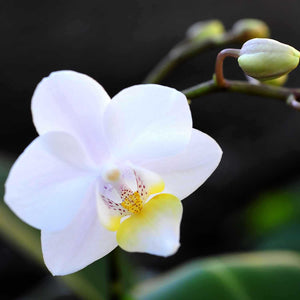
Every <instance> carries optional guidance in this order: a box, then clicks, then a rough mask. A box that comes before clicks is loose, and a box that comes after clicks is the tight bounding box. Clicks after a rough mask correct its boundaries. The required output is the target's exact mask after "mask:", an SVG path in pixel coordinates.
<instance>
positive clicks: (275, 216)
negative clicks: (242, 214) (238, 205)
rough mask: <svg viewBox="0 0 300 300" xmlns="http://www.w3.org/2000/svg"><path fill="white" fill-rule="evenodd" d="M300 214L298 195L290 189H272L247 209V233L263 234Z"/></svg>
mask: <svg viewBox="0 0 300 300" xmlns="http://www.w3.org/2000/svg"><path fill="white" fill-rule="evenodd" d="M299 215H300V205H299V195H298V194H296V193H294V192H292V191H288V190H285V191H274V192H269V193H265V194H263V195H261V196H260V197H259V198H258V199H257V200H256V201H255V202H254V203H252V204H251V205H250V206H249V208H248V209H247V213H246V222H247V228H248V230H249V233H250V234H252V235H255V236H256V235H263V234H265V233H268V232H270V231H272V230H274V229H276V228H278V227H280V226H281V225H284V224H286V223H288V222H292V221H293V220H296V219H297V218H298V217H299Z"/></svg>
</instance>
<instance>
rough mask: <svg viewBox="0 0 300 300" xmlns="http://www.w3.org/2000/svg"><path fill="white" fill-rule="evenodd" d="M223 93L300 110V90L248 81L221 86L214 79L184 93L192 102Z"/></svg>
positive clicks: (227, 81) (228, 82) (229, 81)
mask: <svg viewBox="0 0 300 300" xmlns="http://www.w3.org/2000/svg"><path fill="white" fill-rule="evenodd" d="M222 91H224V92H234V93H241V94H248V95H256V96H262V97H268V98H274V99H278V100H281V101H284V102H286V103H287V104H288V105H289V106H291V107H293V108H294V109H296V110H300V103H299V102H298V101H297V100H296V99H297V98H300V89H292V88H286V87H277V86H271V85H266V84H259V85H257V84H252V83H249V82H247V81H237V80H226V85H225V86H222V85H221V86H220V85H219V84H218V83H217V82H216V80H214V79H212V80H209V81H206V82H203V83H200V84H198V85H195V86H193V87H190V88H188V89H185V90H184V91H182V92H183V93H184V94H185V96H186V97H187V98H188V99H189V100H192V99H195V98H199V97H200V96H203V95H206V94H211V93H214V92H222Z"/></svg>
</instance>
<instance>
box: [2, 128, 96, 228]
mask: <svg viewBox="0 0 300 300" xmlns="http://www.w3.org/2000/svg"><path fill="white" fill-rule="evenodd" d="M62 141H63V142H62ZM96 176H97V174H96V173H95V170H94V169H92V168H91V165H90V164H89V161H88V159H87V158H86V155H85V153H84V152H83V150H82V149H81V148H80V146H79V144H78V143H76V141H75V140H74V138H73V137H71V136H70V135H68V134H66V133H58V132H51V133H46V134H44V135H42V136H40V137H38V138H36V139H35V140H34V141H33V142H32V143H31V144H30V145H29V146H28V147H27V148H26V149H25V151H24V152H23V154H22V155H21V156H20V157H19V158H18V159H17V161H16V162H15V164H14V165H13V167H12V169H11V170H10V173H9V176H8V179H7V181H6V193H5V196H4V199H5V201H6V203H7V204H8V206H9V207H10V208H11V209H12V210H13V211H14V212H15V213H16V214H17V215H18V217H19V218H21V219H22V220H23V221H25V222H26V223H28V224H30V225H31V226H34V227H37V228H39V229H46V230H49V231H50V230H59V229H62V228H64V227H65V226H66V225H67V224H68V223H70V222H71V220H72V219H73V218H74V217H75V215H76V213H77V211H78V210H79V208H80V206H81V204H82V202H83V200H84V198H85V196H86V194H87V193H88V190H89V188H90V186H91V184H92V183H93V182H94V181H95V178H96Z"/></svg>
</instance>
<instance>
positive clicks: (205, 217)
mask: <svg viewBox="0 0 300 300" xmlns="http://www.w3.org/2000/svg"><path fill="white" fill-rule="evenodd" d="M299 6H300V4H299V2H298V1H293V0H285V1H275V2H274V1H273V2H272V3H270V1H268V0H252V1H241V0H228V1H216V0H210V1H206V2H204V1H199V0H185V1H171V0H164V1H155V0H144V1H142V0H127V1H78V0H72V1H69V0H65V1H30V0H29V1H13V0H11V1H2V2H1V4H0V36H1V50H0V53H1V56H0V88H1V89H0V91H1V98H0V140H1V144H0V147H1V149H0V151H1V154H2V156H1V162H2V165H1V170H2V173H3V175H2V181H4V180H5V176H6V174H7V170H8V166H9V165H10V164H11V162H12V161H14V160H15V159H16V157H17V156H18V155H19V154H20V153H21V152H22V151H23V150H24V148H25V147H26V146H27V145H28V144H29V143H30V142H31V141H32V140H33V139H34V138H35V137H36V135H37V134H36V132H35V129H34V127H33V124H32V119H31V112H30V101H31V97H32V94H33V91H34V89H35V87H36V85H37V84H38V82H39V81H40V80H41V79H42V78H43V77H45V76H47V75H48V74H49V73H50V72H52V71H55V70H64V69H70V70H75V71H78V72H82V73H86V74H88V75H89V76H91V77H93V78H94V79H96V80H97V81H98V82H100V83H101V84H102V85H103V86H104V88H105V89H106V90H107V92H108V93H109V94H110V96H113V95H115V94H116V93H117V92H118V91H120V90H121V89H123V88H125V87H128V86H131V85H134V84H138V83H141V82H142V81H143V80H144V78H145V77H146V75H147V74H148V72H149V71H150V70H151V69H152V68H153V66H154V65H155V64H156V63H157V62H158V61H159V60H160V59H161V58H162V57H163V56H164V55H165V54H166V53H167V52H168V50H169V49H171V48H172V46H173V45H174V44H175V43H177V42H179V41H180V40H182V39H183V37H184V35H185V31H186V29H187V28H188V27H189V26H190V25H191V24H193V23H195V22H197V21H201V20H207V19H220V20H221V21H222V22H223V23H224V25H225V26H226V28H227V29H230V28H231V27H232V25H233V23H235V22H236V21H237V20H239V19H242V18H258V19H262V20H264V21H265V22H266V23H267V24H268V25H269V27H270V29H271V34H272V38H274V39H276V40H279V41H281V42H284V43H288V44H290V45H292V46H294V47H295V48H298V49H299V48H300V35H299V15H298V14H299V8H300V7H299ZM231 46H236V45H231ZM219 50H221V49H216V50H212V51H209V52H206V53H203V54H202V55H199V56H197V57H194V58H193V59H190V60H188V61H187V62H185V63H183V64H182V65H180V66H179V67H178V68H176V69H175V70H174V72H173V73H172V74H171V75H170V76H169V77H167V78H166V79H165V80H164V81H163V82H162V83H163V84H164V85H168V86H171V87H175V88H177V89H179V90H182V89H185V88H187V87H190V86H192V85H195V84H197V83H200V82H203V81H205V80H208V79H210V78H211V76H212V74H213V71H214V62H215V57H216V55H217V53H218V51H219ZM225 74H226V76H227V77H229V78H243V77H242V74H241V71H240V70H239V68H238V67H237V64H236V62H235V61H234V60H231V59H228V61H227V60H226V63H225ZM299 82H300V73H299V70H296V71H294V72H293V73H291V74H290V77H289V81H288V85H289V86H295V87H299V86H300V84H299ZM191 109H192V113H193V120H194V127H195V128H198V129H200V130H202V131H204V132H205V133H207V134H209V135H211V136H212V137H214V138H215V139H216V140H217V142H218V143H219V144H220V145H221V147H222V149H223V152H224V155H223V159H222V161H221V164H220V166H219V168H218V169H217V170H216V171H215V173H214V174H213V175H212V176H211V177H210V178H209V179H208V180H207V182H206V183H205V184H204V185H203V186H202V187H201V188H200V189H199V190H198V191H196V192H195V193H194V194H193V195H191V196H190V197H189V198H188V199H186V200H185V201H184V204H183V205H184V215H183V220H182V225H181V247H180V249H179V251H178V253H177V254H176V255H174V256H172V257H169V258H160V257H155V256H150V255H147V254H124V253H122V254H120V255H121V256H122V258H121V260H124V261H126V262H124V265H126V263H128V261H129V265H134V266H136V267H134V268H135V269H137V270H139V272H138V274H143V275H138V277H139V276H140V277H139V278H138V279H137V280H141V278H146V277H151V276H153V275H155V274H159V273H161V272H164V271H167V270H170V269H172V268H174V267H176V266H178V265H181V264H184V263H186V262H187V261H191V260H192V259H194V258H207V257H211V256H215V255H220V254H228V253H231V254H234V253H238V252H242V251H243V252H244V251H254V250H265V249H286V250H295V251H297V250H298V251H299V250H300V197H299V196H300V189H299V188H298V187H299V182H300V176H299V175H300V174H299V166H300V155H299V154H300V142H299V136H300V113H299V112H297V111H294V110H292V109H291V108H289V107H287V106H286V105H284V104H283V103H281V102H279V101H278V100H274V99H265V98H260V97H253V96H246V95H238V94H229V93H228V94H226V93H218V94H212V95H207V96H204V97H202V98H200V99H196V100H193V103H192V105H191ZM2 207H4V205H2ZM10 221H11V219H7V220H6V219H5V217H3V218H2V219H1V220H0V227H1V228H2V229H1V232H2V235H1V236H0V282H1V289H0V298H1V299H67V298H69V299H76V297H79V298H83V299H84V298H85V297H84V296H82V295H81V296H78V295H77V296H76V295H75V292H74V290H73V289H72V288H70V286H69V285H66V284H65V283H64V282H63V281H59V280H57V279H53V277H52V276H51V275H50V273H49V272H48V271H47V269H46V267H45V266H44V265H43V264H41V263H39V262H38V260H36V259H35V257H36V256H38V255H40V252H41V250H40V248H38V247H40V246H39V244H37V245H38V246H37V249H36V251H37V252H39V253H36V254H34V255H32V254H30V251H27V252H26V251H25V250H26V249H25V250H24V248H22V247H21V246H20V245H19V244H18V243H15V242H14V241H13V239H14V237H9V236H8V234H5V231H6V228H7V226H10V225H9V224H10V223H9V222H10ZM11 222H13V221H11ZM19 225H20V227H19V228H20V230H21V233H18V232H17V231H18V230H17V229H16V230H17V231H16V235H18V234H22V230H23V229H24V228H23V226H22V224H19ZM11 226H13V225H11ZM25 226H26V225H25V224H24V227H25ZM10 228H11V227H10ZM26 230H27V229H26ZM30 233H31V231H30ZM33 234H35V236H37V235H36V234H38V233H36V232H34V233H33ZM25 248H26V247H25ZM27 250H28V249H27ZM116 253H117V254H116ZM116 253H115V254H114V253H113V254H112V255H111V256H110V257H114V256H116V255H119V252H116ZM102 263H104V262H102ZM107 264H108V265H109V266H111V264H113V262H112V260H110V261H108V262H107ZM121 264H123V263H122V262H121ZM109 266H108V269H109V270H114V268H110V267H109ZM103 268H104V267H103ZM94 276H96V277H97V276H98V275H97V274H95V275H94ZM108 276H109V278H111V279H112V280H114V278H115V276H116V274H115V272H114V271H109V275H108ZM107 297H108V296H107ZM86 298H87V299H88V297H86ZM203 299H206V298H203ZM207 299H208V298H207ZM295 299H296V298H295Z"/></svg>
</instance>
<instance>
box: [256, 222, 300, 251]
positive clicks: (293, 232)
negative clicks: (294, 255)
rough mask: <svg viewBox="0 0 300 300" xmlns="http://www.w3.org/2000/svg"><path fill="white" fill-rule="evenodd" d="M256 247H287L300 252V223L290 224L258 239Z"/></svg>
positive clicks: (265, 248)
mask: <svg viewBox="0 0 300 300" xmlns="http://www.w3.org/2000/svg"><path fill="white" fill-rule="evenodd" d="M255 248H256V249H258V250H268V249H285V250H294V251H299V252H300V223H298V224H288V225H286V226H282V227H280V228H278V229H277V230H275V231H274V232H271V233H269V234H268V235H265V236H264V237H263V238H261V239H258V240H257V241H256V247H255Z"/></svg>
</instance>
